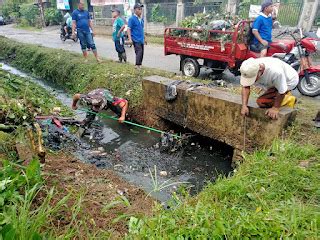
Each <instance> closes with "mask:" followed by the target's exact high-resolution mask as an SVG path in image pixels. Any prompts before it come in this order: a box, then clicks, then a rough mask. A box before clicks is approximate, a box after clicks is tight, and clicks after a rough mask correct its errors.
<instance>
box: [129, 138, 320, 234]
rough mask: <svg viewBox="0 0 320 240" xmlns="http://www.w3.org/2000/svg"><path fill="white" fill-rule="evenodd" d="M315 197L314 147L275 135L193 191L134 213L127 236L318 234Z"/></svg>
mask: <svg viewBox="0 0 320 240" xmlns="http://www.w3.org/2000/svg"><path fill="white" fill-rule="evenodd" d="M302 163H304V164H308V166H306V165H302ZM319 203H320V151H319V149H315V148H314V147H313V146H308V145H305V146H300V145H297V144H295V143H293V142H290V141H280V140H278V141H275V142H274V144H273V146H272V147H271V148H270V149H269V150H264V151H259V152H256V153H255V154H253V155H246V156H245V159H244V163H243V164H242V165H241V166H240V167H239V168H238V169H237V171H236V172H235V173H234V176H232V177H229V178H221V179H219V180H218V181H217V182H216V183H214V184H209V185H208V186H207V187H206V189H204V190H203V191H202V192H201V193H200V194H199V195H198V196H196V197H194V198H187V199H186V201H185V202H183V201H182V203H181V204H180V205H179V206H177V207H173V209H171V210H170V211H166V210H163V209H161V207H158V210H157V211H156V212H155V214H154V216H153V217H150V218H141V219H138V220H137V218H136V219H134V222H135V224H132V225H131V229H130V233H131V234H130V235H129V237H128V239H147V238H146V236H148V239H279V238H283V239H286V238H293V239H319V237H320V208H319Z"/></svg>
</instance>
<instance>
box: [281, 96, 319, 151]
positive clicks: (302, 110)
mask: <svg viewBox="0 0 320 240" xmlns="http://www.w3.org/2000/svg"><path fill="white" fill-rule="evenodd" d="M296 109H297V110H298V113H297V117H296V121H295V123H294V124H293V126H292V127H290V128H289V129H288V130H287V131H286V136H287V137H288V136H289V137H292V138H293V139H295V140H296V141H298V142H300V143H302V144H312V145H315V146H316V147H318V148H319V149H320V129H319V128H318V129H317V128H315V127H314V122H313V119H314V118H315V117H316V114H317V112H318V111H320V100H319V99H316V98H310V97H304V96H301V97H298V101H297V104H296Z"/></svg>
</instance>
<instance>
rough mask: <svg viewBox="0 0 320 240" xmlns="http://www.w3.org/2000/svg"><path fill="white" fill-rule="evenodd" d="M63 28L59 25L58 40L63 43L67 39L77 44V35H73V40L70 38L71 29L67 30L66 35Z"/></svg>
mask: <svg viewBox="0 0 320 240" xmlns="http://www.w3.org/2000/svg"><path fill="white" fill-rule="evenodd" d="M64 26H65V25H63V24H61V28H60V39H61V40H62V41H63V42H64V41H66V40H67V39H71V40H73V41H74V42H77V41H78V36H77V33H76V34H75V37H74V38H73V37H72V29H71V28H68V34H66V32H65V30H64Z"/></svg>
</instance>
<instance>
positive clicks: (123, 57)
mask: <svg viewBox="0 0 320 240" xmlns="http://www.w3.org/2000/svg"><path fill="white" fill-rule="evenodd" d="M121 55H122V59H123V60H124V62H125V63H126V62H127V54H126V52H123V53H122V54H121Z"/></svg>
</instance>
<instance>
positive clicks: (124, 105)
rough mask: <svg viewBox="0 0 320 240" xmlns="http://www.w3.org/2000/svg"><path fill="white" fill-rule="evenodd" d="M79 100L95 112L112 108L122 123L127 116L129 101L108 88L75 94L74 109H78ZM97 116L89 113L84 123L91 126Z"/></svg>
mask: <svg viewBox="0 0 320 240" xmlns="http://www.w3.org/2000/svg"><path fill="white" fill-rule="evenodd" d="M79 100H80V102H81V103H82V104H83V105H87V106H89V107H90V108H91V111H92V112H95V113H98V112H100V111H102V110H107V109H108V108H110V109H111V111H113V112H114V113H115V114H117V115H118V117H119V119H118V121H119V122H120V123H123V122H124V120H125V118H126V113H127V110H128V101H127V100H126V99H123V98H118V97H114V96H113V95H112V94H111V92H110V91H109V90H107V89H103V88H98V89H95V90H93V91H91V92H89V93H88V94H79V93H77V94H75V95H74V96H73V101H72V109H74V110H76V109H77V108H78V107H77V103H78V102H79ZM95 116H96V114H94V113H87V116H86V119H85V120H84V125H86V126H88V127H89V126H90V125H91V122H92V121H93V120H94V119H95Z"/></svg>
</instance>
